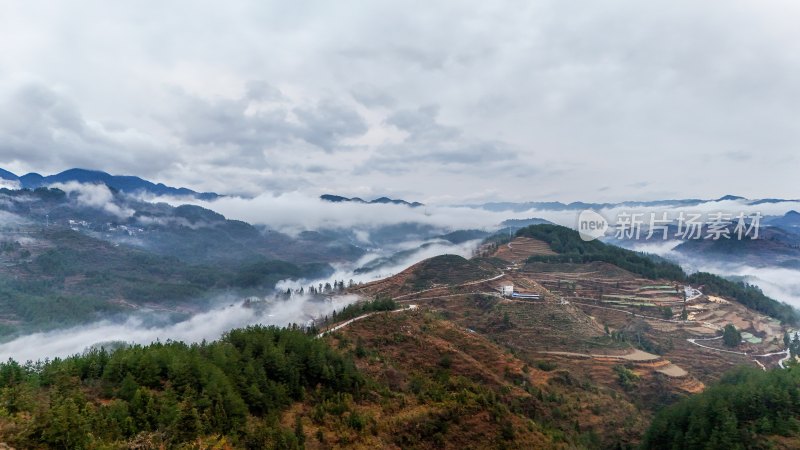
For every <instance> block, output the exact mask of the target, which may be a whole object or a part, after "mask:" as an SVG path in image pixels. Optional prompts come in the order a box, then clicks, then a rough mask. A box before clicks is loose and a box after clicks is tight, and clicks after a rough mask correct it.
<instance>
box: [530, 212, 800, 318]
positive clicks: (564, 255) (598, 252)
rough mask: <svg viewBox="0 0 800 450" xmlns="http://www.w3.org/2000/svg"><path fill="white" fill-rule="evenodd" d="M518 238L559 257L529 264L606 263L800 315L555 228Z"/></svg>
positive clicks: (734, 286)
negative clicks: (546, 247)
mask: <svg viewBox="0 0 800 450" xmlns="http://www.w3.org/2000/svg"><path fill="white" fill-rule="evenodd" d="M517 236H524V237H530V238H534V239H539V240H541V241H544V242H547V243H548V244H549V245H550V248H552V249H553V251H555V252H557V253H558V255H552V256H545V255H536V256H532V257H530V258H529V259H528V261H529V262H546V263H588V262H607V263H610V264H614V265H615V266H617V267H621V268H623V269H625V270H627V271H629V272H632V273H635V274H637V275H640V276H643V277H645V278H649V279H667V280H673V281H682V282H686V283H689V284H691V285H693V286H700V285H702V286H703V293H705V294H712V295H721V296H724V297H729V298H733V299H735V300H736V301H738V302H739V303H741V304H743V305H745V306H747V307H748V308H751V309H753V310H755V311H758V312H761V313H763V314H766V315H768V316H770V317H774V318H776V319H778V320H780V321H781V322H783V323H788V324H796V323H798V322H800V315H798V312H797V310H795V309H794V308H793V307H792V306H790V305H788V304H786V303H783V302H779V301H777V300H775V299H773V298H771V297H768V296H766V295H764V293H763V292H762V291H761V289H759V288H758V287H756V286H753V285H750V284H746V283H743V282H736V281H731V280H728V279H725V278H722V277H720V276H718V275H713V274H710V273H705V272H698V273H694V274H692V275H688V276H687V275H686V273H685V272H684V271H683V269H681V267H680V266H678V265H677V264H673V263H671V262H669V261H666V260H664V259H662V258H659V257H657V256H654V255H647V254H644V253H638V252H634V251H631V250H627V249H624V248H621V247H616V246H613V245H608V244H604V243H603V242H600V241H588V242H586V241H584V240H582V239H581V238H580V235H579V234H578V232H577V231H575V230H571V229H569V228H566V227H562V226H558V225H531V226H529V227H527V228H523V229H521V230H519V231H518V232H517Z"/></svg>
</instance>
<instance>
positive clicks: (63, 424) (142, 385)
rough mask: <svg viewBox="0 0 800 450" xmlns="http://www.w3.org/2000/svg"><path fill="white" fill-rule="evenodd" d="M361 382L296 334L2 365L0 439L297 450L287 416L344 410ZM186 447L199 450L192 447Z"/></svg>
mask: <svg viewBox="0 0 800 450" xmlns="http://www.w3.org/2000/svg"><path fill="white" fill-rule="evenodd" d="M363 384H364V378H363V377H362V376H361V375H359V373H358V372H357V370H356V368H355V365H354V364H353V361H352V360H351V359H349V357H346V356H343V355H340V354H339V353H337V352H335V351H334V350H332V349H331V348H330V347H329V346H328V345H327V344H325V343H324V342H323V341H321V340H317V339H314V338H313V337H312V336H309V335H307V334H305V333H303V332H302V331H300V330H298V329H291V328H290V329H277V328H273V327H270V328H265V327H251V328H247V329H241V330H233V331H231V332H229V333H228V334H226V335H225V336H224V337H223V338H222V339H221V340H220V341H217V342H213V343H210V344H202V345H192V346H188V345H186V344H183V343H177V342H171V343H155V344H151V345H149V346H146V347H141V346H135V347H132V348H126V349H120V350H117V351H115V352H113V353H111V354H109V353H107V352H105V351H104V350H94V351H91V352H89V353H86V354H84V355H82V356H75V357H71V358H67V359H64V360H58V359H56V360H54V361H51V362H47V363H44V364H28V365H26V366H20V365H19V364H17V363H15V362H13V361H10V362H8V363H4V364H1V365H0V401H2V405H3V408H2V414H0V430H2V440H5V441H6V442H7V443H9V444H12V445H14V446H16V447H18V448H42V447H45V448H65V449H66V448H68V449H84V448H165V447H166V448H182V447H181V446H182V445H184V444H188V443H194V444H197V443H199V442H200V441H201V440H203V439H204V440H205V443H204V444H203V445H202V448H230V447H229V446H226V445H225V443H226V442H227V443H228V444H229V445H230V444H232V445H234V446H235V447H236V448H252V449H262V448H279V449H292V448H300V447H301V445H302V439H303V433H302V431H300V430H297V429H293V428H292V427H286V426H283V425H282V424H281V423H280V422H279V419H280V415H281V413H282V412H283V411H284V410H285V409H286V408H288V407H289V406H290V405H292V404H293V403H295V402H297V401H300V400H303V399H304V398H308V397H310V398H313V401H314V402H315V403H317V404H319V405H325V407H326V408H330V409H341V411H342V412H344V411H347V409H348V407H347V401H348V398H350V399H352V398H353V397H358V396H359V390H360V388H361V386H362V385H363ZM186 448H197V447H189V446H187V447H186Z"/></svg>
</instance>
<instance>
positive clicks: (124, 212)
mask: <svg viewBox="0 0 800 450" xmlns="http://www.w3.org/2000/svg"><path fill="white" fill-rule="evenodd" d="M50 187H52V188H56V189H61V190H62V191H64V192H66V193H68V194H74V195H75V201H76V202H77V203H78V204H79V205H81V206H88V207H90V208H97V209H101V210H104V211H106V212H108V213H111V214H113V215H115V216H117V217H119V218H121V219H125V218H128V217H130V216H132V215H133V214H134V212H135V211H133V210H132V209H130V208H126V207H123V206H120V205H118V204H117V203H116V202H115V201H114V194H112V193H111V191H110V190H109V189H108V187H107V186H106V185H105V184H88V183H78V182H77V181H70V182H67V183H53V184H51V185H50Z"/></svg>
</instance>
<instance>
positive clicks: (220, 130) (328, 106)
mask: <svg viewBox="0 0 800 450" xmlns="http://www.w3.org/2000/svg"><path fill="white" fill-rule="evenodd" d="M177 95H178V96H179V98H180V101H181V102H182V107H181V118H182V120H181V121H180V122H178V123H177V126H178V127H179V128H178V130H177V131H178V133H179V135H180V136H181V137H182V139H183V140H184V141H185V142H186V143H187V144H189V145H204V146H228V150H229V154H230V153H235V154H236V155H240V156H246V157H251V158H254V159H256V160H257V159H261V157H262V156H263V153H264V151H265V150H267V149H270V148H272V147H275V146H282V145H287V144H296V143H298V142H305V143H307V144H310V145H313V146H315V147H317V148H320V149H322V150H325V151H328V152H330V151H333V150H335V149H336V148H337V147H339V146H340V145H341V142H342V140H343V139H346V138H349V137H357V136H360V135H362V134H364V133H365V132H366V131H367V129H368V128H367V125H366V123H365V121H364V119H363V118H362V117H361V116H360V115H359V114H358V112H356V111H355V110H354V109H352V108H350V107H348V106H346V105H344V104H342V103H340V102H337V101H335V100H331V99H323V100H320V101H318V102H316V103H315V104H313V105H310V106H295V105H293V104H292V102H291V101H289V100H288V99H287V98H286V97H285V96H283V94H281V92H280V91H279V90H277V89H275V88H273V87H271V86H269V85H268V84H265V83H252V82H251V83H249V84H248V87H247V91H246V93H245V94H244V95H243V96H242V97H240V98H222V99H215V100H206V99H202V98H199V97H196V96H192V95H189V94H187V93H184V92H180V93H178V94H177ZM231 156H234V155H231ZM262 163H263V161H262Z"/></svg>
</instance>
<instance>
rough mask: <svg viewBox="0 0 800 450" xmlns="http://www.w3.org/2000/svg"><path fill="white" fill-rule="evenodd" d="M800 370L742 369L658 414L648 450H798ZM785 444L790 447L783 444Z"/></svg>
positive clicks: (647, 441) (646, 442)
mask: <svg viewBox="0 0 800 450" xmlns="http://www.w3.org/2000/svg"><path fill="white" fill-rule="evenodd" d="M798 417H800V368H798V367H796V366H794V367H791V368H789V369H787V370H771V371H768V372H764V371H762V370H758V369H752V368H742V369H740V370H738V371H734V372H731V373H729V374H727V375H725V376H724V377H723V378H722V380H721V381H720V382H719V383H718V384H716V385H714V386H712V387H710V388H708V389H707V390H706V391H705V392H703V393H701V394H697V395H695V396H692V397H689V398H686V399H684V400H682V401H680V402H678V403H677V404H675V405H672V406H670V407H668V408H666V409H665V410H664V411H662V412H661V413H660V414H658V415H657V416H656V418H655V420H654V421H653V423H652V425H651V426H650V429H649V431H648V432H647V434H646V435H645V439H644V443H643V445H642V448H647V449H655V450H658V449H665V450H671V449H686V450H692V449H726V450H736V449H745V448H765V449H766V448H797V447H795V445H796V443H797V441H796V439H797V438H798V437H800V421H798V419H797V418H798ZM787 438H794V443H792V444H787Z"/></svg>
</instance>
